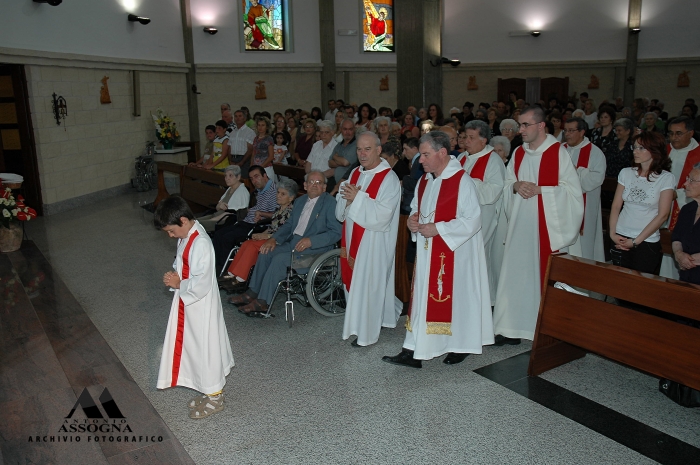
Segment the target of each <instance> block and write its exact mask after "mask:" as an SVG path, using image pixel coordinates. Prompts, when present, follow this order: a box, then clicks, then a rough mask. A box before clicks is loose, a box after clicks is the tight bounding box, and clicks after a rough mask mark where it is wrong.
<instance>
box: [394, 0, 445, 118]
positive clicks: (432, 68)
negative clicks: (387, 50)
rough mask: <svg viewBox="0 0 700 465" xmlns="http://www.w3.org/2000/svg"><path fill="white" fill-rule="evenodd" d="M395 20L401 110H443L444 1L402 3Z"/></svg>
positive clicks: (398, 91) (398, 97)
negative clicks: (433, 105) (431, 107)
mask: <svg viewBox="0 0 700 465" xmlns="http://www.w3.org/2000/svg"><path fill="white" fill-rule="evenodd" d="M400 7H401V9H400V10H399V9H398V8H397V11H396V13H397V14H396V15H395V16H394V31H395V34H396V36H395V39H394V43H395V45H396V76H397V77H396V83H397V91H396V97H397V103H398V107H399V108H401V109H403V110H405V109H406V108H407V107H409V106H410V105H414V106H416V107H418V108H420V107H427V106H428V105H429V104H431V103H437V104H439V105H441V106H442V0H402V1H401V5H400Z"/></svg>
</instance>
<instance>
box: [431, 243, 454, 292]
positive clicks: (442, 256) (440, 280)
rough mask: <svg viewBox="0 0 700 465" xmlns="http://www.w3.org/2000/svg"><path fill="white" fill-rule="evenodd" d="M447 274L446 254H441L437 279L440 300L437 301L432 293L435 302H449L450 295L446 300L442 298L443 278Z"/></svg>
mask: <svg viewBox="0 0 700 465" xmlns="http://www.w3.org/2000/svg"><path fill="white" fill-rule="evenodd" d="M444 274H445V254H444V253H441V254H440V273H438V277H437V285H438V298H437V299H436V298H435V296H434V295H433V294H432V293H431V294H430V298H431V299H433V300H434V301H435V302H445V301H446V300H449V298H450V297H451V296H450V295H448V296H447V297H445V298H444V299H443V298H442V276H443V275H444Z"/></svg>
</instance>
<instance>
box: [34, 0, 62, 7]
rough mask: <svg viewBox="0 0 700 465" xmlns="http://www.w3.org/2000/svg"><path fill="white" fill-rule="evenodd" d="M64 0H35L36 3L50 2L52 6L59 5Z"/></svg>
mask: <svg viewBox="0 0 700 465" xmlns="http://www.w3.org/2000/svg"><path fill="white" fill-rule="evenodd" d="M62 2H63V0H34V3H48V4H49V5H51V6H58V5H60V4H61V3H62Z"/></svg>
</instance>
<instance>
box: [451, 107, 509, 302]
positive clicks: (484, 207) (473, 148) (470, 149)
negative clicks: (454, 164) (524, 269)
mask: <svg viewBox="0 0 700 465" xmlns="http://www.w3.org/2000/svg"><path fill="white" fill-rule="evenodd" d="M464 130H465V133H466V134H465V135H466V142H465V143H466V148H467V151H466V152H465V153H463V154H462V155H460V157H459V158H458V159H457V161H459V162H460V164H461V165H462V166H463V167H464V170H465V171H466V172H467V174H468V175H469V176H470V177H471V178H472V181H474V185H475V186H476V193H477V195H478V196H479V205H480V206H481V236H482V237H483V238H484V251H485V253H486V264H487V267H488V270H489V274H491V273H492V269H493V270H495V269H498V270H500V268H501V264H500V263H496V260H497V259H498V257H492V255H491V251H492V249H493V242H494V240H495V237H496V227H497V226H498V215H499V213H500V211H501V210H502V208H501V195H502V193H503V181H504V179H505V175H506V166H505V165H504V164H503V160H501V157H500V156H499V155H498V153H496V152H495V151H494V150H493V147H491V146H490V145H489V143H488V142H489V136H490V132H491V129H490V128H489V125H488V124H486V123H485V122H483V121H481V120H472V121H469V122H468V123H467V124H465V125H464ZM500 258H502V256H501V257H500ZM497 282H498V280H497V279H495V280H492V279H489V295H490V296H491V305H493V304H494V303H495V302H496V286H494V285H492V284H495V283H497Z"/></svg>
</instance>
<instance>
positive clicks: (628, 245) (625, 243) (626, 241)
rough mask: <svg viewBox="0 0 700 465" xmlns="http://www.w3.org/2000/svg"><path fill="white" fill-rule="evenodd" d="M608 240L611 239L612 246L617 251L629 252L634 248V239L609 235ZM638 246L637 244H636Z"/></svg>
mask: <svg viewBox="0 0 700 465" xmlns="http://www.w3.org/2000/svg"><path fill="white" fill-rule="evenodd" d="M610 239H612V241H613V244H615V248H616V249H619V250H630V249H632V248H634V245H633V244H632V242H634V239H630V238H628V237H623V236H620V235H619V234H615V233H613V234H610ZM637 245H639V244H637Z"/></svg>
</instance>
